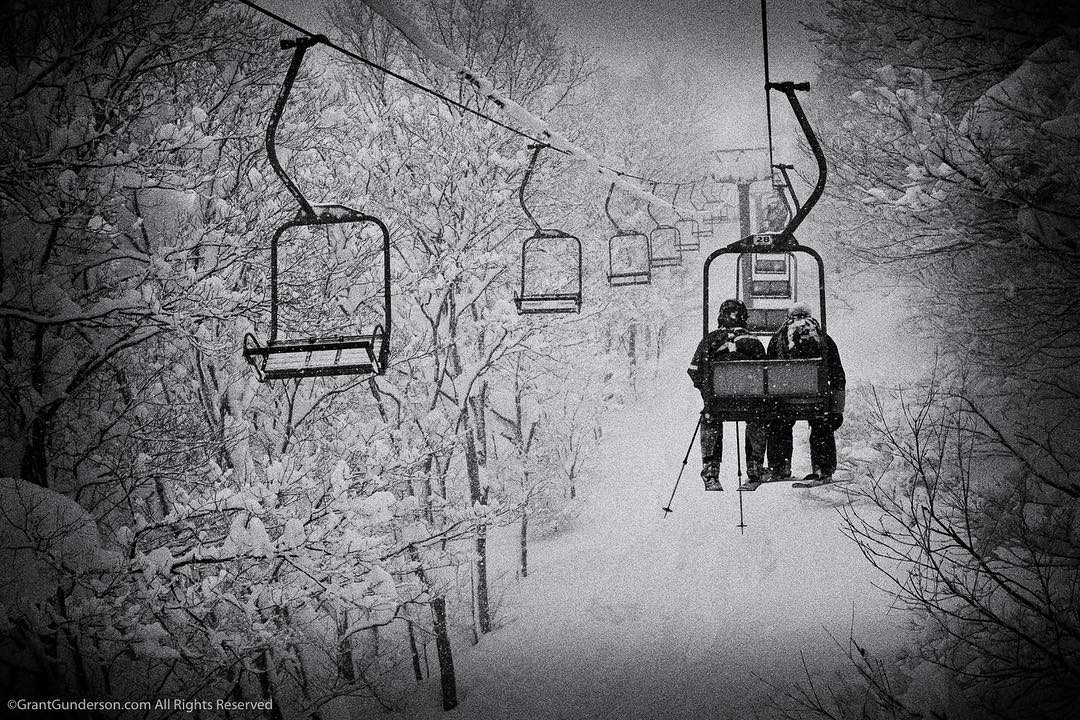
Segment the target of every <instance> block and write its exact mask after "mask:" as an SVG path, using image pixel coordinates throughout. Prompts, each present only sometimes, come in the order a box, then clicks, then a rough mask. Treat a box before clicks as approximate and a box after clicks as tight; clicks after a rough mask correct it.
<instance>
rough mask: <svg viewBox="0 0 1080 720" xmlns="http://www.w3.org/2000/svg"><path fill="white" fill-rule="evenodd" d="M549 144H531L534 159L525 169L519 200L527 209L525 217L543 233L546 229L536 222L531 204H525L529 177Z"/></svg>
mask: <svg viewBox="0 0 1080 720" xmlns="http://www.w3.org/2000/svg"><path fill="white" fill-rule="evenodd" d="M545 147H547V145H543V144H541V143H537V144H535V145H529V148H530V149H531V150H532V151H533V154H532V159H530V160H529V167H528V169H526V170H525V175H524V176H523V177H522V178H521V186H520V187H518V200H520V201H521V209H522V210H523V211H525V217H527V218H529V222H531V223H532V224H533V227H535V228H536V232H537V233H542V232H543V231H544V230H543V228H541V227H540V223H538V222H536V218H534V217H533V214H532V213H531V212H529V206H528V205H526V204H525V186H526V185H528V184H529V179H530V178H531V177H532V174H533V170H534V169H535V168H536V159H537V158H538V157H540V151H541V150H543V149H544V148H545Z"/></svg>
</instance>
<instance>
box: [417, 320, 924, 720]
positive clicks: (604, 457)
mask: <svg viewBox="0 0 1080 720" xmlns="http://www.w3.org/2000/svg"><path fill="white" fill-rule="evenodd" d="M841 315H842V314H841V313H838V314H837V320H838V322H837V326H840V325H841V324H842V323H841V322H839V320H840V317H841ZM695 328H696V325H695V324H694V323H693V322H687V327H686V330H685V332H682V333H680V337H679V339H678V340H677V341H676V342H674V343H673V347H672V348H671V349H670V353H669V357H668V358H667V359H666V360H665V362H662V363H661V364H660V365H659V369H658V370H657V371H656V376H655V379H654V380H653V381H652V382H651V383H650V384H649V387H648V388H647V389H646V390H645V391H644V392H643V393H642V397H641V399H640V400H639V401H638V402H637V403H635V404H633V405H632V406H630V407H628V408H626V409H625V410H624V411H622V412H621V414H620V415H618V416H617V417H616V418H614V420H613V422H612V423H611V424H610V425H609V426H608V428H607V430H606V432H605V436H604V441H603V444H602V447H601V456H600V458H599V462H597V463H595V465H594V466H593V473H594V475H593V477H592V478H591V479H590V480H588V481H587V482H584V483H583V486H582V488H583V489H582V494H583V498H582V501H583V504H584V506H585V509H584V510H583V511H582V515H581V516H580V518H579V521H578V522H577V523H576V524H575V526H574V527H573V528H571V529H569V530H566V531H564V532H561V533H560V534H558V535H556V536H555V537H552V538H548V539H545V540H541V541H534V543H533V544H532V546H531V552H530V574H529V576H528V577H527V578H523V579H517V580H514V571H513V563H514V560H515V557H516V556H515V549H514V542H515V541H516V528H514V527H511V528H505V529H503V530H501V531H499V532H498V533H496V536H495V538H494V541H493V544H492V546H491V548H490V549H491V563H492V571H493V576H494V577H498V576H499V575H502V576H503V577H504V578H509V579H508V580H504V581H503V583H504V585H505V584H506V583H509V584H510V587H509V588H506V587H502V588H498V587H497V588H496V589H495V592H496V594H497V595H503V599H502V604H501V605H500V607H499V609H498V615H497V618H496V622H497V625H498V628H497V629H496V630H495V631H493V632H492V633H490V634H488V635H486V636H485V637H483V639H482V640H481V642H480V644H479V645H478V646H476V647H467V646H459V647H456V648H455V661H456V670H457V681H458V692H459V700H460V706H459V707H458V708H457V709H456V710H454V711H453V713H451V715H452V716H454V717H460V718H476V719H477V720H489V719H490V720H494V719H495V718H499V719H500V720H502V719H508V718H528V719H537V720H542V719H546V718H568V719H569V718H573V719H575V720H582V719H585V718H598V719H600V718H611V719H613V720H614V719H619V720H625V719H626V718H702V717H726V716H731V717H746V714H747V712H752V711H762V712H765V713H766V714H767V708H766V707H765V703H766V701H767V700H768V698H769V696H770V695H775V694H776V691H775V690H771V689H770V688H769V685H768V684H767V682H772V683H778V684H780V685H781V686H783V685H785V684H787V683H788V682H789V681H794V680H798V679H801V678H802V677H803V672H804V671H803V662H804V660H805V662H806V665H807V667H808V668H809V669H810V670H811V672H814V673H818V672H823V673H826V674H828V673H830V672H831V671H832V669H833V668H834V667H837V666H843V665H844V663H845V662H846V660H845V659H844V658H843V656H842V654H841V651H840V650H839V649H838V647H837V646H836V644H835V643H834V641H833V639H832V637H835V638H836V639H837V640H839V641H841V642H844V641H846V639H847V637H848V635H849V631H850V632H853V633H854V635H855V636H856V638H857V639H858V640H859V641H860V643H862V644H864V645H868V646H869V647H870V648H872V649H874V650H878V651H885V652H886V654H887V653H888V650H889V649H890V648H891V647H893V646H895V645H896V644H897V643H898V642H899V641H900V639H901V637H902V636H903V635H904V630H903V628H904V626H905V617H904V613H903V611H901V610H898V609H892V608H891V607H890V601H891V598H890V597H888V596H887V595H886V594H885V593H883V592H881V591H878V590H876V589H875V588H873V587H872V585H871V582H872V580H874V579H875V576H874V572H873V571H872V570H871V569H870V568H869V566H868V565H867V563H866V561H865V560H864V559H863V558H862V556H861V554H860V553H859V551H858V549H857V548H856V547H855V546H854V545H853V544H852V543H851V542H850V541H848V540H847V539H845V538H844V537H843V536H842V535H841V533H840V531H839V529H838V526H839V522H840V519H839V515H838V513H837V511H836V509H835V507H833V506H832V504H831V502H830V501H840V500H842V499H843V498H844V497H846V496H845V495H844V494H843V493H842V492H841V491H839V490H837V489H818V490H794V489H792V488H791V487H790V486H789V485H788V484H786V483H784V484H770V485H765V486H763V487H761V488H760V489H759V490H757V491H756V492H754V493H744V494H743V498H742V500H743V517H744V518H745V522H746V525H747V527H746V528H745V531H744V532H741V531H740V530H739V528H737V527H736V526H737V524H738V523H739V517H740V515H739V493H737V492H735V488H736V486H737V481H736V478H735V465H734V458H735V445H734V433H733V432H732V431H731V426H730V425H729V426H728V428H727V430H726V437H725V454H724V457H725V468H726V470H725V474H722V475H721V479H722V481H723V483H724V487H725V492H723V493H706V492H705V491H704V490H703V488H702V487H701V482H700V479H699V477H698V473H699V472H700V469H701V462H700V456H699V452H698V448H697V446H696V444H695V447H694V450H693V452H692V453H691V455H690V461H689V463H688V464H687V466H686V471H685V473H684V474H683V477H682V482H681V484H680V486H679V488H678V491H677V493H676V495H675V498H674V502H673V503H672V508H673V510H674V511H673V512H672V513H671V514H670V515H668V516H667V517H666V518H665V517H664V513H663V512H662V511H661V507H663V506H664V504H665V503H666V502H667V499H668V497H669V495H670V493H671V489H672V486H673V484H674V482H675V478H676V475H677V474H678V471H679V468H680V465H681V463H682V459H683V456H684V455H685V453H686V449H687V445H688V443H689V442H690V437H691V435H692V433H693V430H694V425H695V423H696V421H697V411H698V409H699V408H700V399H699V397H698V395H697V392H696V391H695V390H694V388H693V387H692V386H691V385H690V382H689V380H688V378H687V376H686V373H685V366H686V361H687V358H689V357H690V355H691V354H692V352H693V348H694V346H695V344H696V337H695V333H694V329H695ZM854 365H855V366H856V367H857V366H858V363H854ZM806 432H807V431H806V428H805V424H804V423H800V424H799V425H797V426H796V448H795V457H794V473H795V474H796V475H799V474H801V473H805V472H808V471H809V459H808V450H807V446H806ZM838 440H839V442H838V444H839V445H840V447H841V454H843V452H844V447H845V446H846V445H856V446H857V444H858V438H851V437H845V436H844V430H841V431H840V433H839V437H838ZM812 493H813V494H812ZM831 636H832V637H831ZM406 716H407V717H410V718H412V717H416V718H420V717H432V718H434V717H446V715H444V714H443V711H442V710H441V708H440V706H439V695H438V681H437V677H433V678H432V680H431V681H430V682H429V683H428V684H427V685H426V686H424V687H422V688H420V689H419V690H418V691H417V695H416V697H415V699H414V702H413V704H412V707H410V708H409V710H408V711H407V713H406Z"/></svg>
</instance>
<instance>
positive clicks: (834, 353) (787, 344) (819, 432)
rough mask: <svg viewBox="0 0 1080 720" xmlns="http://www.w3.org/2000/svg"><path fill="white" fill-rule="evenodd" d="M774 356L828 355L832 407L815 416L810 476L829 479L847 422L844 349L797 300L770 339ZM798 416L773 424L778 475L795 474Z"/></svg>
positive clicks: (772, 457) (773, 464)
mask: <svg viewBox="0 0 1080 720" xmlns="http://www.w3.org/2000/svg"><path fill="white" fill-rule="evenodd" d="M768 354H769V357H770V358H791V359H800V358H818V357H823V358H825V368H826V375H827V377H828V382H829V398H830V403H829V408H828V410H827V411H826V412H824V413H822V414H820V415H816V416H814V417H811V418H810V419H809V423H810V465H811V467H812V469H813V472H811V473H810V475H807V476H806V478H805V479H806V480H822V481H826V482H827V481H829V480H831V479H832V475H833V472H835V471H836V438H835V436H834V433H835V432H836V430H838V429H839V428H840V426H841V425H842V424H843V423H844V399H845V394H846V387H847V377H846V376H845V375H844V366H843V364H842V363H841V362H840V351H839V349H837V347H836V343H835V342H833V339H832V338H831V337H829V336H828V335H827V334H825V333H824V332H823V331H822V329H821V326H820V325H819V324H818V322H817V320H814V318H813V317H811V316H810V309H809V308H807V307H806V306H805V305H802V304H795V305H793V306H792V307H791V310H789V311H788V317H787V320H786V321H784V324H783V325H782V326H781V327H780V329H779V330H777V331H776V334H775V335H773V336H772V339H771V340H769V350H768ZM793 427H795V420H794V419H792V418H791V417H790V416H788V417H785V416H783V415H780V416H777V417H774V418H773V419H772V422H771V423H770V424H769V441H768V444H769V449H768V454H769V469H770V471H771V472H772V474H773V475H774V476H775V477H778V478H782V477H789V476H790V475H791V451H792V447H791V445H792V442H791V431H792V428H793Z"/></svg>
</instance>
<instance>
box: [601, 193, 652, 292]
mask: <svg viewBox="0 0 1080 720" xmlns="http://www.w3.org/2000/svg"><path fill="white" fill-rule="evenodd" d="M614 191H615V183H611V187H610V188H608V194H607V200H605V201H604V212H605V213H607V216H608V220H610V221H611V224H612V225H613V226H614V227H615V234H614V235H612V236H611V238H610V239H609V240H608V274H607V278H608V284H610V285H613V286H616V287H620V286H624V285H648V284H649V283H651V282H652V263H651V262H650V258H651V257H652V247H651V245H650V243H649V236H648V235H646V234H645V233H642V232H637V231H635V230H623V229H622V228H621V227H619V223H617V222H615V218H614V217H612V215H611V194H612V193H613V192H614Z"/></svg>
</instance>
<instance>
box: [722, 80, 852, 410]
mask: <svg viewBox="0 0 1080 720" xmlns="http://www.w3.org/2000/svg"><path fill="white" fill-rule="evenodd" d="M767 89H771V90H778V91H780V92H782V93H783V94H784V95H785V96H786V97H787V99H788V102H789V103H790V104H791V108H792V111H793V112H794V114H795V117H796V119H797V120H798V121H799V125H800V127H801V128H802V130H803V133H804V134H805V136H806V139H807V143H808V144H809V146H810V149H811V151H812V152H813V153H814V157H815V158H816V160H817V163H818V180H817V183H816V185H815V187H814V190H813V192H812V193H811V195H810V197H809V199H808V200H807V202H806V205H803V206H800V207H799V208H798V210H797V212H796V213H795V215H794V216H793V217H791V219H790V220H789V221H788V223H787V225H786V227H784V229H783V230H781V231H780V232H762V233H757V234H752V235H748V236H747V237H744V238H742V239H741V240H737V241H736V242H733V243H731V244H730V245H727V246H725V247H722V248H719V249H718V250H715V251H713V252H712V253H711V254H710V255H709V256H708V258H706V259H705V264H704V267H703V290H702V293H703V296H702V335H703V336H704V335H706V334H708V332H709V330H710V320H711V319H712V318H711V312H710V308H709V270H710V268H711V266H712V263H713V261H714V260H715V259H716V258H718V257H720V256H721V255H726V254H734V255H737V256H739V257H742V256H744V255H753V256H758V257H762V258H765V259H778V260H784V259H786V258H789V257H790V256H791V255H792V254H794V253H803V254H806V255H809V256H810V257H811V258H813V260H814V261H815V262H816V264H817V271H818V303H819V318H818V320H819V322H820V324H821V329H822V331H825V330H826V314H825V265H824V262H823V261H822V259H821V256H820V255H819V254H818V253H817V252H816V251H815V250H814V249H813V248H811V247H808V246H805V245H801V244H800V243H799V241H798V240H797V239H796V238H795V230H796V229H798V227H799V225H800V224H801V223H802V221H803V220H804V219H805V217H806V215H807V214H808V213H809V212H810V209H811V208H812V207H813V206H814V205H815V204H816V203H817V201H818V199H819V198H820V197H821V194H822V193H823V192H824V190H825V180H826V174H827V170H826V165H825V154H824V153H823V152H822V150H821V145H820V144H819V143H818V140H817V137H816V136H815V135H814V132H813V129H812V128H811V127H810V123H809V121H808V120H807V119H806V115H805V113H804V112H803V109H802V106H801V105H800V104H799V101H798V98H797V97H796V96H795V91H796V90H806V89H809V85H808V84H800V85H795V84H794V83H791V82H785V83H769V84H768V85H767ZM786 264H787V265H788V269H787V273H792V272H793V265H794V264H793V263H791V262H787V263H786ZM765 268H766V269H780V268H781V265H780V264H779V263H777V264H773V265H767V266H765ZM767 287H768V286H766V288H767ZM763 289H764V288H763ZM703 392H704V394H705V396H706V399H711V400H712V401H714V402H713V405H712V407H715V408H716V409H717V414H718V415H719V417H718V418H717V419H718V420H719V421H721V422H726V421H739V420H756V419H760V418H761V417H762V416H764V415H768V414H770V413H778V412H782V413H784V414H786V415H788V416H789V417H794V418H795V419H799V420H806V419H809V418H810V417H813V416H816V415H820V414H821V413H823V412H827V411H828V408H829V403H830V400H831V398H830V396H829V392H830V390H829V384H828V373H827V368H826V360H825V359H824V358H811V359H799V360H792V359H784V360H781V359H771V360H733V361H726V362H716V363H710V365H709V367H708V368H706V378H705V387H704V388H703Z"/></svg>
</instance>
